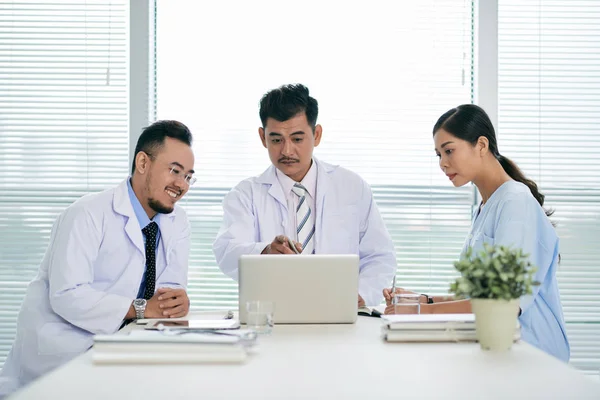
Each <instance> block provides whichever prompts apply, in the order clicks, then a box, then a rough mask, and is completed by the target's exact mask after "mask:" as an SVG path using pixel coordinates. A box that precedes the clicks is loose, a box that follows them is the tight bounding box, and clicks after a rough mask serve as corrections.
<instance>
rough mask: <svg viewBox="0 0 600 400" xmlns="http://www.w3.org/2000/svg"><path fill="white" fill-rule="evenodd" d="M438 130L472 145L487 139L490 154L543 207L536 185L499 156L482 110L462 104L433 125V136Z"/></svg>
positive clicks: (488, 119)
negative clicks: (483, 138)
mask: <svg viewBox="0 0 600 400" xmlns="http://www.w3.org/2000/svg"><path fill="white" fill-rule="evenodd" d="M440 129H443V130H445V131H446V132H448V133H450V134H452V135H453V136H456V137H457V138H459V139H462V140H466V141H467V142H469V143H471V144H472V145H475V144H476V143H477V140H478V139H479V138H480V137H481V136H483V137H485V138H487V140H488V142H489V149H490V152H491V153H492V155H493V156H494V157H496V159H497V160H498V162H500V165H502V168H504V171H506V173H507V174H508V175H509V176H510V177H511V178H512V179H514V180H515V181H517V182H521V183H523V184H524V185H526V186H527V187H528V188H529V190H531V194H532V195H533V197H535V199H536V200H537V202H538V203H540V206H542V207H543V206H544V197H545V196H544V195H543V194H542V193H540V191H539V190H538V186H537V184H536V183H535V182H534V181H532V180H531V179H528V178H527V177H525V174H523V172H522V171H521V169H519V167H518V166H517V164H515V163H514V162H513V161H511V160H510V159H509V158H507V157H504V156H503V155H501V154H500V152H499V151H498V141H497V140H496V132H495V130H494V126H493V125H492V121H491V120H490V117H489V116H488V115H487V113H486V112H485V111H484V110H483V108H481V107H479V106H476V105H475V104H463V105H460V106H458V107H456V108H453V109H451V110H448V111H446V112H445V113H444V114H443V115H442V116H441V117H440V118H439V119H438V120H437V122H436V123H435V126H434V127H433V134H434V135H435V134H436V132H437V131H439V130H440ZM544 211H545V212H546V215H547V216H551V215H552V214H553V213H554V211H553V210H546V209H545V210H544Z"/></svg>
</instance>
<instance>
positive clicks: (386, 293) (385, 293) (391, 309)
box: [383, 288, 427, 314]
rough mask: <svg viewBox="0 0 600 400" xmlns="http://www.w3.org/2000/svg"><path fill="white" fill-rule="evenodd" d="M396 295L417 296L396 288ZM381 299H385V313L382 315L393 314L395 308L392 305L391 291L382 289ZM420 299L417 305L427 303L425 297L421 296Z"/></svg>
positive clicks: (411, 292)
mask: <svg viewBox="0 0 600 400" xmlns="http://www.w3.org/2000/svg"><path fill="white" fill-rule="evenodd" d="M396 294H416V295H418V293H416V292H413V291H410V290H406V289H403V288H396ZM383 297H384V298H385V305H386V307H385V312H384V314H395V313H396V310H395V308H396V307H395V306H394V305H393V304H392V299H393V298H392V289H391V288H390V289H383ZM421 297H422V299H421V298H419V303H423V304H425V303H427V298H426V297H425V296H421Z"/></svg>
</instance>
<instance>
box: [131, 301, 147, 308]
mask: <svg viewBox="0 0 600 400" xmlns="http://www.w3.org/2000/svg"><path fill="white" fill-rule="evenodd" d="M145 305H146V300H145V299H135V300H134V301H133V306H134V307H143V306H145Z"/></svg>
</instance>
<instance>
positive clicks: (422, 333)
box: [381, 314, 519, 342]
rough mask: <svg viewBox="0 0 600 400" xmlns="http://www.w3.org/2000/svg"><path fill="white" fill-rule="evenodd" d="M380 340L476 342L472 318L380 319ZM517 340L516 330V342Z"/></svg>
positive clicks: (446, 316)
mask: <svg viewBox="0 0 600 400" xmlns="http://www.w3.org/2000/svg"><path fill="white" fill-rule="evenodd" d="M381 318H383V328H382V337H383V339H384V340H385V341H388V342H475V341H477V335H476V331H475V315H474V314H421V315H418V314H401V315H383V316H382V317H381ZM518 338H519V329H518V326H517V327H516V330H515V340H516V339H518Z"/></svg>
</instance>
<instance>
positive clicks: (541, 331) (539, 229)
mask: <svg viewBox="0 0 600 400" xmlns="http://www.w3.org/2000/svg"><path fill="white" fill-rule="evenodd" d="M484 243H488V244H491V245H493V244H496V245H504V246H511V247H513V248H521V249H523V252H524V253H525V254H529V258H530V261H531V263H532V264H533V265H535V266H536V267H537V268H538V270H537V272H536V273H535V280H536V281H538V282H540V283H541V284H540V285H539V286H535V287H534V289H533V295H528V296H524V297H522V298H521V301H520V305H521V311H522V313H521V316H520V317H519V322H520V323H521V338H522V339H523V340H524V341H526V342H527V343H530V344H532V345H533V346H535V347H537V348H539V349H541V350H543V351H545V352H546V353H548V354H551V355H553V356H555V357H557V358H559V359H560V360H563V361H565V362H566V361H568V360H569V357H570V348H569V341H568V339H567V333H566V331H565V322H564V318H563V313H562V306H561V303H560V295H559V292H558V284H557V281H556V269H557V268H558V255H559V247H558V236H557V235H556V231H555V229H554V227H553V226H552V224H551V222H550V220H549V219H548V217H547V216H546V214H545V212H544V210H543V208H542V207H540V205H539V203H538V202H537V200H536V199H535V198H534V197H533V195H532V194H531V191H530V190H529V188H528V187H527V186H525V185H524V184H522V183H520V182H516V181H512V180H511V181H508V182H505V183H504V184H503V185H501V186H500V187H499V188H498V189H497V190H496V191H495V192H494V193H493V194H492V196H491V197H490V198H489V199H488V201H487V202H486V203H485V205H483V207H481V210H479V212H476V213H475V218H474V220H473V225H472V227H471V232H470V234H469V236H468V237H467V240H466V241H465V245H464V248H463V255H464V253H465V252H466V250H467V248H468V247H469V246H471V247H473V251H474V254H475V253H478V252H480V251H481V250H483V244H484Z"/></svg>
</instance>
